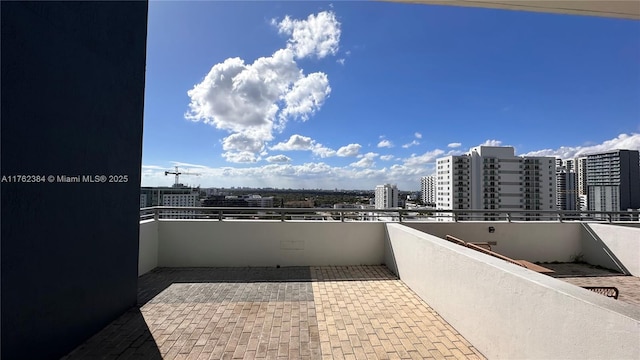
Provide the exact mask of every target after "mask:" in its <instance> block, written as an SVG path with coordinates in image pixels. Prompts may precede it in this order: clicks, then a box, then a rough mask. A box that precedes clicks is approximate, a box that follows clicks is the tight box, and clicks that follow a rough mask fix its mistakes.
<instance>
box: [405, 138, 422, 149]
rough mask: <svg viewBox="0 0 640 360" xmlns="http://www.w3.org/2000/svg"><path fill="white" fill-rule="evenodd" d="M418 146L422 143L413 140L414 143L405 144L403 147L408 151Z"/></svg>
mask: <svg viewBox="0 0 640 360" xmlns="http://www.w3.org/2000/svg"><path fill="white" fill-rule="evenodd" d="M416 145H420V142H419V141H417V140H413V141H412V142H410V143H408V144H404V145H402V147H403V148H405V149H408V148H410V147H412V146H416Z"/></svg>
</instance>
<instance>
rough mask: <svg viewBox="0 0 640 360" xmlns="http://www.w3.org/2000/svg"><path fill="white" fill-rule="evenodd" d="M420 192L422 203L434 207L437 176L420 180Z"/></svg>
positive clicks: (424, 177)
mask: <svg viewBox="0 0 640 360" xmlns="http://www.w3.org/2000/svg"><path fill="white" fill-rule="evenodd" d="M420 191H421V198H420V200H422V203H423V204H425V205H430V206H433V205H435V203H436V175H429V176H423V177H421V178H420Z"/></svg>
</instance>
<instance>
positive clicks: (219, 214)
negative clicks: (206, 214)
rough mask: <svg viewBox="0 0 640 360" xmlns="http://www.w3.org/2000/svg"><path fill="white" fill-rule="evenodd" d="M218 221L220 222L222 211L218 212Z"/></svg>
mask: <svg viewBox="0 0 640 360" xmlns="http://www.w3.org/2000/svg"><path fill="white" fill-rule="evenodd" d="M218 221H222V210H218Z"/></svg>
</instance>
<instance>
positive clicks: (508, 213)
mask: <svg viewBox="0 0 640 360" xmlns="http://www.w3.org/2000/svg"><path fill="white" fill-rule="evenodd" d="M507 222H511V213H510V212H507Z"/></svg>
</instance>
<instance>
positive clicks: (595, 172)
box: [587, 150, 640, 219]
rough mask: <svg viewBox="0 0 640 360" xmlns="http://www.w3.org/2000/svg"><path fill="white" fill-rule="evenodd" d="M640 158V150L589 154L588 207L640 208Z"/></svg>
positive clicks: (606, 208) (594, 209)
mask: <svg viewBox="0 0 640 360" xmlns="http://www.w3.org/2000/svg"><path fill="white" fill-rule="evenodd" d="M639 159H640V156H639V152H638V150H614V151H609V152H604V153H599V154H591V155H588V156H587V189H588V191H587V192H588V196H587V200H588V203H589V207H588V208H589V210H591V211H626V210H629V209H639V208H640V160H639ZM598 217H600V216H598ZM616 219H619V218H618V217H616Z"/></svg>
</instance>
